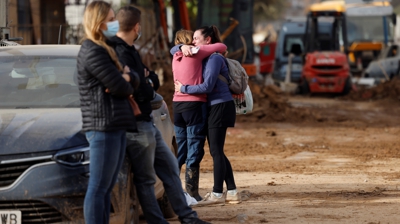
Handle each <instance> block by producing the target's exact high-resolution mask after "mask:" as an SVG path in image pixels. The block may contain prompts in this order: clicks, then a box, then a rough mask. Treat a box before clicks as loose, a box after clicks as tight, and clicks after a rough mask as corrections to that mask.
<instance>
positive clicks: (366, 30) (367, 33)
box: [347, 16, 394, 44]
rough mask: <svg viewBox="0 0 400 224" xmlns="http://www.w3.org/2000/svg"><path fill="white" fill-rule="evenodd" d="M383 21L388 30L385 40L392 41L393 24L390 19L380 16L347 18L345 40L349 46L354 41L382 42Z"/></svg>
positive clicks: (383, 33) (383, 38)
mask: <svg viewBox="0 0 400 224" xmlns="http://www.w3.org/2000/svg"><path fill="white" fill-rule="evenodd" d="M384 21H386V23H387V24H386V25H387V28H388V31H387V40H388V41H392V40H393V36H394V34H393V23H392V21H391V18H390V17H386V19H385V20H384V17H382V16H380V17H379V16H368V17H367V16H354V17H350V16H349V17H347V30H348V31H347V38H348V41H349V44H351V43H353V42H354V41H384V40H385V32H384V31H385V29H384V26H383V24H384Z"/></svg>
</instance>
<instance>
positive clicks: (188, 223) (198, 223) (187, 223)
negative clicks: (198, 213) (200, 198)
mask: <svg viewBox="0 0 400 224" xmlns="http://www.w3.org/2000/svg"><path fill="white" fill-rule="evenodd" d="M181 224H211V223H210V222H206V221H203V220H201V219H199V218H185V219H182V220H181Z"/></svg>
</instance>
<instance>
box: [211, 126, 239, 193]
mask: <svg viewBox="0 0 400 224" xmlns="http://www.w3.org/2000/svg"><path fill="white" fill-rule="evenodd" d="M227 129H228V128H227V127H218V128H209V129H208V136H207V139H208V144H209V147H210V154H211V156H212V157H213V162H214V187H213V192H215V193H222V192H223V190H224V182H225V183H226V187H227V189H228V190H234V189H236V184H235V179H234V177H233V171H232V166H231V163H230V162H229V160H228V158H227V157H226V156H225V153H224V144H225V137H226V130H227Z"/></svg>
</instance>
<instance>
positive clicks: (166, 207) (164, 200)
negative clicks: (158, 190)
mask: <svg viewBox="0 0 400 224" xmlns="http://www.w3.org/2000/svg"><path fill="white" fill-rule="evenodd" d="M158 205H159V206H160V209H161V212H162V213H163V215H164V218H166V219H169V218H173V217H175V216H176V215H175V212H174V210H173V209H172V206H171V203H170V202H169V200H168V197H167V193H166V192H165V191H164V194H163V196H162V197H161V198H160V199H158Z"/></svg>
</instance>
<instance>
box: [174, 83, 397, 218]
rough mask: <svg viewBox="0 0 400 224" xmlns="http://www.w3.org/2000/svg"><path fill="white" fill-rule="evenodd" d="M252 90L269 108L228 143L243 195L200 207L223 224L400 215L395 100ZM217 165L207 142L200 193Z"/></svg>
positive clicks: (246, 120)
mask: <svg viewBox="0 0 400 224" xmlns="http://www.w3.org/2000/svg"><path fill="white" fill-rule="evenodd" d="M253 89H255V91H260V93H261V94H260V96H262V97H260V98H256V100H259V101H257V107H259V108H263V110H262V111H261V112H263V114H265V115H264V116H263V117H259V115H257V116H256V115H252V116H249V115H245V116H246V117H240V118H239V117H238V120H239V122H237V124H236V127H235V128H231V129H228V134H227V139H226V144H225V152H226V155H227V157H228V158H229V159H230V162H231V164H232V167H233V170H234V174H235V180H236V185H237V188H238V190H239V191H240V192H241V194H242V199H243V201H242V203H241V204H238V205H228V204H227V205H225V206H220V205H214V206H209V207H199V208H195V210H196V211H197V212H198V214H199V216H200V217H201V218H203V219H204V220H207V221H209V222H212V223H221V224H225V223H226V224H227V223H329V224H330V223H369V224H373V223H376V224H377V223H399V222H400V215H398V204H399V203H400V197H399V196H400V189H399V185H400V167H399V166H398V164H399V163H400V144H399V135H400V119H399V116H400V105H399V103H398V102H397V101H396V100H395V101H393V99H385V100H373V101H366V102H365V101H349V100H342V99H338V98H321V97H299V96H288V95H285V94H282V93H279V91H278V90H277V89H273V88H272V89H270V88H268V89H264V88H261V89H260V90H257V89H256V88H253ZM253 89H252V90H253ZM263 94H264V95H263ZM274 94H275V95H274ZM269 96H275V98H274V99H273V100H271V101H270V100H269V98H268V97H269ZM277 99H279V100H277ZM277 108H279V109H277ZM280 110H283V111H280ZM298 111H300V112H299V114H296V112H298ZM261 112H259V113H260V114H261ZM274 112H276V113H278V112H280V113H281V114H283V115H284V116H283V115H275V114H274ZM306 112H307V113H308V115H307V114H306ZM302 114H306V115H302ZM279 116H280V117H279ZM212 164H213V163H212V158H211V156H210V154H209V150H208V148H207V147H206V155H205V157H204V159H203V161H202V163H201V175H200V193H201V194H202V195H205V194H206V193H207V192H210V191H211V190H212V186H213V175H212V170H213V165H212ZM181 179H182V181H184V178H183V173H182V174H181ZM169 221H170V223H175V224H176V223H179V221H178V220H177V218H173V219H170V220H169Z"/></svg>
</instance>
